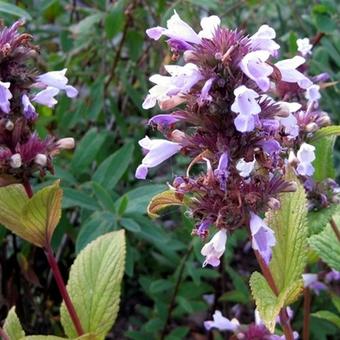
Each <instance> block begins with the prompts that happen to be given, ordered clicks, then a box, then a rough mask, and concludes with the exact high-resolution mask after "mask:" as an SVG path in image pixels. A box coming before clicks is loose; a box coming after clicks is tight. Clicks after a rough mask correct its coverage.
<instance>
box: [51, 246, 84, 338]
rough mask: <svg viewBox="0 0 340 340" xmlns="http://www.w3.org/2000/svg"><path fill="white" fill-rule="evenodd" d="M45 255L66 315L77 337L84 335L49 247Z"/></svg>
mask: <svg viewBox="0 0 340 340" xmlns="http://www.w3.org/2000/svg"><path fill="white" fill-rule="evenodd" d="M45 255H46V257H47V260H48V263H49V265H50V267H51V270H52V273H53V275H54V278H55V280H56V283H57V286H58V289H59V292H60V294H61V296H62V298H63V300H64V302H65V305H66V308H67V311H68V313H69V314H70V317H71V319H72V322H73V325H74V327H75V329H76V331H77V333H78V335H79V336H81V335H83V334H84V331H83V328H82V326H81V323H80V320H79V317H78V315H77V312H76V310H75V308H74V306H73V303H72V301H71V298H70V296H69V294H68V292H67V290H66V287H65V283H64V280H63V277H62V276H61V273H60V270H59V267H58V263H57V261H56V259H55V257H54V255H53V251H52V248H51V246H50V245H48V247H47V248H46V249H45Z"/></svg>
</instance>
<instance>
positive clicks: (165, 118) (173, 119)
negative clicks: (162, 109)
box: [148, 114, 184, 127]
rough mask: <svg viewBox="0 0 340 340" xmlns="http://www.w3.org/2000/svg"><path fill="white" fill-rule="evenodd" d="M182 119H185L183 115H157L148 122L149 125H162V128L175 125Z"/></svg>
mask: <svg viewBox="0 0 340 340" xmlns="http://www.w3.org/2000/svg"><path fill="white" fill-rule="evenodd" d="M182 119H184V117H183V116H181V115H176V114H159V115H156V116H153V117H152V118H150V119H149V121H148V124H149V125H152V124H155V125H160V126H162V127H166V126H169V125H172V124H175V123H177V122H178V121H180V120H182Z"/></svg>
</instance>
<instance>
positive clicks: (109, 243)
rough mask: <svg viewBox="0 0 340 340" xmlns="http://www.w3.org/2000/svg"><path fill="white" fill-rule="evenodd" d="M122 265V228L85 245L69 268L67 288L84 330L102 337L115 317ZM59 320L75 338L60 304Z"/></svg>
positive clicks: (123, 260) (74, 332)
mask: <svg viewBox="0 0 340 340" xmlns="http://www.w3.org/2000/svg"><path fill="white" fill-rule="evenodd" d="M124 267H125V234H124V231H123V230H120V231H115V232H111V233H108V234H105V235H103V236H101V237H99V238H97V239H96V240H94V241H92V242H91V243H90V244H88V245H87V246H86V247H85V248H84V249H83V250H82V251H81V252H80V253H79V255H78V256H77V258H76V260H75V261H74V264H73V265H72V267H71V271H70V276H69V281H68V283H67V290H68V292H69V294H70V297H71V300H72V302H73V304H74V306H75V309H76V311H77V314H78V316H79V319H80V321H81V324H82V327H83V329H84V331H85V332H88V333H92V334H95V335H96V336H97V338H98V339H104V337H105V335H106V334H107V333H108V332H109V331H110V329H111V327H112V326H113V324H114V322H115V319H116V317H117V313H118V309H119V299H120V285H121V280H122V277H123V272H124ZM61 322H62V325H63V327H64V329H65V333H66V334H67V336H68V337H70V338H72V337H76V335H77V333H76V330H75V329H74V326H73V323H72V321H71V319H70V316H69V314H68V312H67V310H66V308H65V305H64V304H62V306H61Z"/></svg>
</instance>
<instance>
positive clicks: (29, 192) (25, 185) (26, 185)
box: [22, 179, 33, 198]
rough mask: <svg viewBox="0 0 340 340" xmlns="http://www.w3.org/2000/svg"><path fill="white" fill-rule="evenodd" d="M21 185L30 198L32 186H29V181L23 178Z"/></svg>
mask: <svg viewBox="0 0 340 340" xmlns="http://www.w3.org/2000/svg"><path fill="white" fill-rule="evenodd" d="M22 185H23V186H24V188H25V191H26V194H27V196H28V197H29V198H31V197H32V196H33V190H32V187H31V183H30V182H29V181H28V180H27V179H25V180H24V181H23V183H22Z"/></svg>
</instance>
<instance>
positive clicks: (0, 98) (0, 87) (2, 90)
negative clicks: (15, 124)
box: [0, 81, 13, 113]
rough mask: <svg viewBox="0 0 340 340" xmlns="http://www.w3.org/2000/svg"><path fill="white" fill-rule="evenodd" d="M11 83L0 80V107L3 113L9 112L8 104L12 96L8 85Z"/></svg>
mask: <svg viewBox="0 0 340 340" xmlns="http://www.w3.org/2000/svg"><path fill="white" fill-rule="evenodd" d="M10 86H11V83H9V82H2V81H0V108H1V111H2V112H4V113H9V111H10V104H9V100H10V99H11V98H12V97H13V96H12V93H11V91H10V90H9V87H10Z"/></svg>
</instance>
